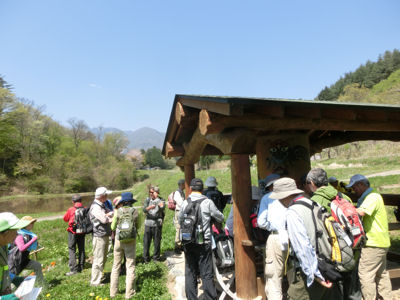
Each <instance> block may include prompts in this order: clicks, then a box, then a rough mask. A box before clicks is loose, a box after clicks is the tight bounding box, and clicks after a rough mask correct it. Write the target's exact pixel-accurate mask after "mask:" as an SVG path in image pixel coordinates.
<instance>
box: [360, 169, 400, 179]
mask: <svg viewBox="0 0 400 300" xmlns="http://www.w3.org/2000/svg"><path fill="white" fill-rule="evenodd" d="M399 174H400V170H390V171H385V172H379V173H374V174H370V175H365V176H366V177H367V178H370V177H378V176H390V175H399Z"/></svg>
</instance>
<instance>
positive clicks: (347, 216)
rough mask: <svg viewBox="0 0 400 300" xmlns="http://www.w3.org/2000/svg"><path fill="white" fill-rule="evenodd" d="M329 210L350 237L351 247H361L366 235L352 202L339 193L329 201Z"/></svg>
mask: <svg viewBox="0 0 400 300" xmlns="http://www.w3.org/2000/svg"><path fill="white" fill-rule="evenodd" d="M331 212H332V216H333V217H334V218H335V220H336V221H337V222H339V223H340V224H341V225H342V226H343V228H344V229H345V231H346V233H347V234H348V235H349V236H350V237H351V238H352V241H353V249H354V248H361V247H362V246H363V245H364V244H365V242H366V240H367V237H366V235H365V231H364V227H363V225H362V222H361V218H360V216H359V215H358V213H357V210H356V208H355V207H354V206H353V204H351V203H350V202H349V201H347V200H346V199H343V197H342V194H341V193H339V194H338V195H337V196H336V198H335V199H334V200H333V201H332V202H331Z"/></svg>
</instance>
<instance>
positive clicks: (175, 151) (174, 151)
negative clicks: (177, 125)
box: [165, 142, 185, 157]
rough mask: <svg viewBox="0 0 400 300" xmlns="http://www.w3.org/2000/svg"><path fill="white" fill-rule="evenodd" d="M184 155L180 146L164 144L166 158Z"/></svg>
mask: <svg viewBox="0 0 400 300" xmlns="http://www.w3.org/2000/svg"><path fill="white" fill-rule="evenodd" d="M184 153H185V151H184V149H183V147H182V146H180V145H173V144H171V143H170V142H167V143H166V147H165V156H166V157H176V156H182V155H183V154H184Z"/></svg>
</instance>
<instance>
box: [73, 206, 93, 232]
mask: <svg viewBox="0 0 400 300" xmlns="http://www.w3.org/2000/svg"><path fill="white" fill-rule="evenodd" d="M89 210H90V207H78V208H77V209H76V210H75V216H74V225H73V230H74V231H75V232H76V234H88V233H92V232H93V224H92V222H91V221H90V216H89Z"/></svg>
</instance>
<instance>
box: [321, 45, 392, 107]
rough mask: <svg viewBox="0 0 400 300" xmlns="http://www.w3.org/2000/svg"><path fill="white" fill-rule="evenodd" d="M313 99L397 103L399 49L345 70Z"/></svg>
mask: <svg viewBox="0 0 400 300" xmlns="http://www.w3.org/2000/svg"><path fill="white" fill-rule="evenodd" d="M317 100H329V101H336V100H338V101H343V102H372V103H386V104H397V105H398V104H400V51H399V50H397V49H395V50H393V51H392V52H390V51H386V52H385V54H384V55H383V56H379V57H378V60H377V61H376V62H371V61H368V62H367V63H366V64H365V65H361V66H360V67H359V68H358V69H357V70H355V71H354V72H349V73H346V74H345V75H344V76H343V77H341V78H340V79H339V80H338V81H336V82H335V83H334V84H332V85H331V86H330V87H325V88H324V89H323V90H322V91H321V92H320V93H319V95H318V96H317Z"/></svg>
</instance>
